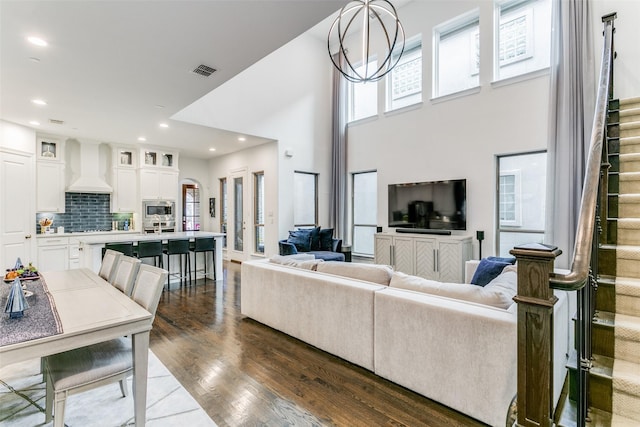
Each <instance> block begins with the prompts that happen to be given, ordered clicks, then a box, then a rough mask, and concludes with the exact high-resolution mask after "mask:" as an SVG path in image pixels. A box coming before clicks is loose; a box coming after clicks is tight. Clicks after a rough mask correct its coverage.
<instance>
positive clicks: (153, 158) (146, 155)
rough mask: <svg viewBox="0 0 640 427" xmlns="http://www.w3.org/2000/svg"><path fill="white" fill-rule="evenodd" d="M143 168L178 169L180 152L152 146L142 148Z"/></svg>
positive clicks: (141, 162) (141, 163)
mask: <svg viewBox="0 0 640 427" xmlns="http://www.w3.org/2000/svg"><path fill="white" fill-rule="evenodd" d="M140 167H141V168H167V169H176V170H177V169H178V153H174V152H172V151H163V150H156V149H150V148H142V149H141V150H140Z"/></svg>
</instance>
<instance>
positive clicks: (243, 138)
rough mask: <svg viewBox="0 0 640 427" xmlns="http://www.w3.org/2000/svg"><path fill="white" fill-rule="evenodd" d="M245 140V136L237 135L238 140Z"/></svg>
mask: <svg viewBox="0 0 640 427" xmlns="http://www.w3.org/2000/svg"><path fill="white" fill-rule="evenodd" d="M246 140H247V138H245V137H244V136H239V137H238V141H240V142H245V141H246Z"/></svg>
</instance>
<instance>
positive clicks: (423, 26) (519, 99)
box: [348, 1, 549, 256]
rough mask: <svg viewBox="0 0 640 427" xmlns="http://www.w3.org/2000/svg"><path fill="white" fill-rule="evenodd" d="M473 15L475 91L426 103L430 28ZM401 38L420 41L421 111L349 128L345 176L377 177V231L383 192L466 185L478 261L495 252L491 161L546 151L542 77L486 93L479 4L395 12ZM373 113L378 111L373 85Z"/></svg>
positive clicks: (419, 5)
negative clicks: (476, 26)
mask: <svg viewBox="0 0 640 427" xmlns="http://www.w3.org/2000/svg"><path fill="white" fill-rule="evenodd" d="M474 8H479V10H480V46H481V47H480V49H481V53H480V55H481V56H480V58H481V66H480V86H481V87H480V90H479V91H477V92H476V93H472V94H469V95H467V96H464V97H460V98H454V99H448V100H444V101H438V102H434V101H431V100H430V97H431V76H432V71H431V66H432V56H433V55H432V50H433V49H432V43H431V35H432V31H433V27H434V26H436V25H438V24H440V23H442V22H445V21H448V20H450V19H452V18H454V17H456V16H458V15H460V14H463V13H466V12H468V11H470V10H472V9H474ZM398 13H399V14H400V19H401V20H402V22H403V24H404V26H405V29H406V32H407V36H408V37H412V36H413V35H415V34H417V33H422V40H423V44H422V49H423V67H424V72H423V100H424V101H423V104H422V106H421V107H420V108H417V109H413V110H408V111H404V112H401V113H396V114H387V115H385V114H380V115H379V116H378V117H377V118H376V119H373V120H366V121H363V122H360V123H355V124H352V125H351V126H350V127H349V135H348V140H349V152H348V159H349V172H357V171H363V170H371V169H376V170H377V171H378V225H379V226H383V228H384V229H386V228H387V223H388V222H387V198H388V196H387V186H388V185H389V184H393V183H400V182H417V181H433V180H446V179H459V178H466V179H467V231H466V232H454V233H455V234H467V235H472V236H473V241H474V254H475V255H474V256H477V254H478V245H477V241H476V240H475V231H476V230H484V232H485V241H484V242H483V256H487V255H492V254H493V253H494V246H495V236H494V229H495V204H496V201H495V193H496V191H495V177H496V162H495V156H496V155H498V154H507V153H516V152H524V151H533V150H540V149H545V148H546V142H547V121H548V118H547V115H548V98H549V88H548V86H549V78H548V75H546V74H543V75H542V76H539V77H536V78H533V79H529V80H525V81H521V82H517V83H513V84H508V85H498V86H492V84H491V79H492V75H493V74H492V69H491V64H492V63H493V61H492V35H493V26H492V22H493V5H492V2H486V1H459V2H446V1H431V2H428V3H427V2H412V3H409V4H408V5H407V6H406V7H404V8H402V9H400V10H399V12H398ZM379 99H380V106H379V111H383V108H384V104H383V101H384V85H383V84H382V82H381V84H380V95H379Z"/></svg>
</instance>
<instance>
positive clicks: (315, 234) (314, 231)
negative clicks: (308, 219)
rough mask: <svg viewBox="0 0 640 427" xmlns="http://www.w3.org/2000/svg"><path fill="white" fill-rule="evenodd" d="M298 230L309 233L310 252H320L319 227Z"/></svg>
mask: <svg viewBox="0 0 640 427" xmlns="http://www.w3.org/2000/svg"><path fill="white" fill-rule="evenodd" d="M298 230H304V231H310V232H311V249H310V250H312V251H319V250H320V227H313V228H298Z"/></svg>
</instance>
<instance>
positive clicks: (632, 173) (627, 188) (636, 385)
mask: <svg viewBox="0 0 640 427" xmlns="http://www.w3.org/2000/svg"><path fill="white" fill-rule="evenodd" d="M620 153H621V154H620V188H619V191H620V195H619V197H618V207H619V211H618V217H619V218H618V233H617V236H618V241H617V247H616V261H617V269H616V275H617V277H616V280H615V287H616V313H615V318H614V322H615V327H614V335H615V347H614V350H615V351H614V353H615V359H614V362H613V375H612V377H613V380H612V383H613V395H612V419H611V421H612V423H611V425H612V426H627V425H629V426H631V425H636V426H638V425H640V98H633V99H627V100H622V101H621V102H620Z"/></svg>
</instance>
